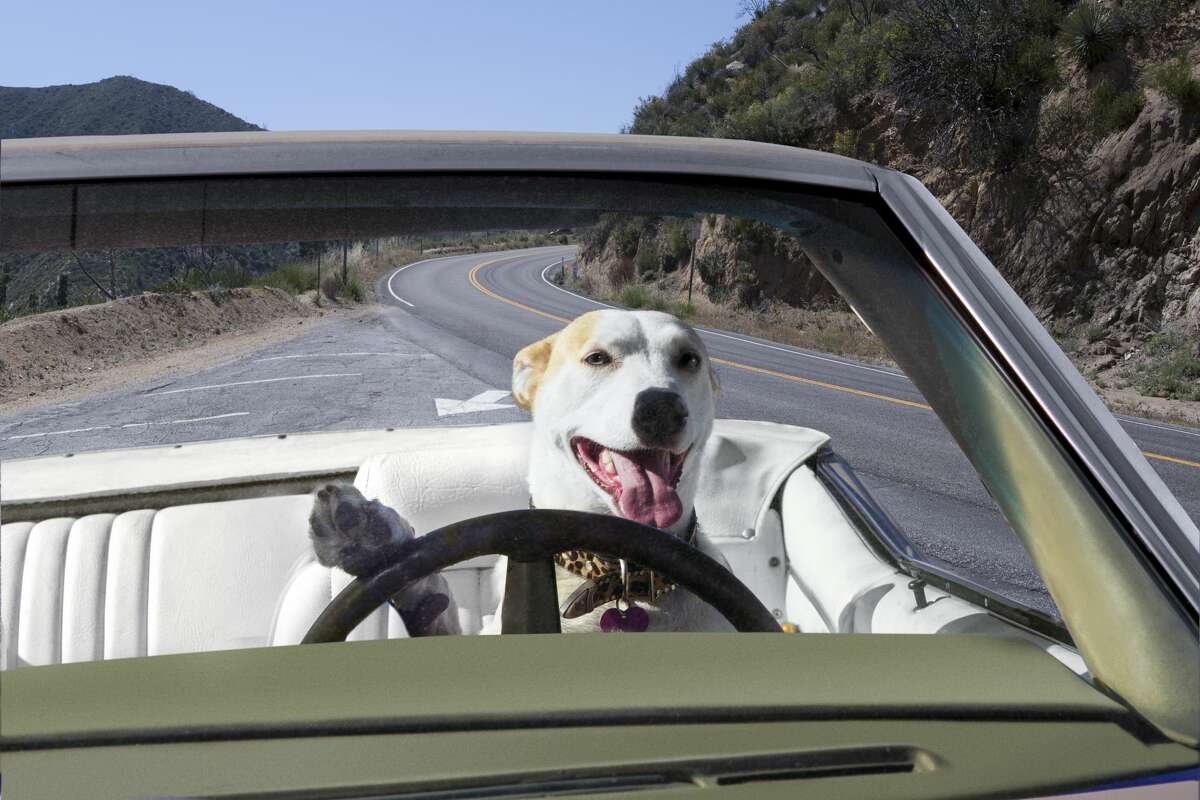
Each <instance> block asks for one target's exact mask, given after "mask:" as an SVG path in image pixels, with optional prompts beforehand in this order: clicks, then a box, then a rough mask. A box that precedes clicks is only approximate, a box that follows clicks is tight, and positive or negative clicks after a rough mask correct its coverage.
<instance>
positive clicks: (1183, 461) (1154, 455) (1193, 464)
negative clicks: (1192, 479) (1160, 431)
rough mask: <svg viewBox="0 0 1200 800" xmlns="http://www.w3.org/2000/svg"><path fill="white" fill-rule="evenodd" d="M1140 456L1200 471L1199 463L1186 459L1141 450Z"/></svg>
mask: <svg viewBox="0 0 1200 800" xmlns="http://www.w3.org/2000/svg"><path fill="white" fill-rule="evenodd" d="M1142 455H1144V456H1145V457H1146V458H1153V459H1155V460H1157V461H1170V462H1171V463H1172V464H1182V465H1183V466H1185V467H1195V468H1196V469H1200V461H1188V460H1187V459H1186V458H1176V457H1175V456H1164V455H1163V454H1162V453H1151V452H1150V451H1149V450H1143V451H1142Z"/></svg>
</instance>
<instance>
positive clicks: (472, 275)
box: [467, 258, 1200, 469]
mask: <svg viewBox="0 0 1200 800" xmlns="http://www.w3.org/2000/svg"><path fill="white" fill-rule="evenodd" d="M507 260H509V259H507V258H493V259H489V260H487V261H481V262H480V263H478V264H476V265H475V266H474V267H472V268H471V271H470V272H469V273H467V280H468V281H470V282H471V285H472V286H474V287H475V288H476V289H478V290H479V291H480V292H482V293H483V294H485V295H487V296H488V297H490V298H492V299H493V300H499V301H500V302H501V303H507V304H508V305H510V306H512V307H513V308H519V309H521V310H522V311H527V312H529V313H530V314H537V315H538V316H539V317H545V318H546V319H551V320H554V321H555V322H561V323H563V324H564V325H565V324H567V323H568V322H570V321H571V320H569V319H567V318H566V317H560V316H558V315H557V314H551V313H549V312H548V311H542V310H541V309H537V308H534V307H532V306H527V305H525V304H524V303H519V302H517V301H516V300H513V299H512V298H509V297H505V296H504V295H500V294H496V293H495V292H493V291H492V290H491V289H489V288H487V287H486V286H484V285H483V284H482V283H480V282H479V271H480V270H482V269H483V268H484V267H490V266H491V265H493V264H497V263H499V262H501V261H507ZM713 363H715V364H720V365H722V366H725V367H733V368H734V369H740V370H745V371H746V372H756V373H758V374H760V375H770V376H771V377H772V378H780V379H782V380H785V381H792V382H793V383H803V384H807V385H808V386H818V387H820V388H822V389H829V390H830V391H834V392H844V393H845V394H853V395H857V396H858V397H869V398H871V399H872V400H882V401H883V402H885V403H894V404H895V405H898V406H907V407H909V408H919V409H921V410H922V411H933V407H932V406H929V405H927V404H925V403H918V402H916V401H914V400H905V399H903V398H901V397H892V396H891V395H886V394H877V393H876V392H868V391H866V390H864V389H854V388H852V387H850V386H842V385H840V384H836V383H826V382H825V381H817V380H813V379H812V378H801V377H800V376H799V375H789V374H788V373H786V372H777V371H775V370H773V369H765V368H763V367H753V366H751V365H749V364H742V363H740V362H738V361H729V360H727V359H724V358H716V357H715V356H714V357H713ZM1142 455H1144V456H1146V458H1153V459H1156V460H1158V461H1168V462H1170V463H1172V464H1182V465H1183V466H1185V467H1193V468H1195V469H1200V462H1196V461H1188V460H1187V459H1186V458H1176V457H1175V456H1165V455H1163V454H1161V453H1151V452H1149V451H1146V450H1143V451H1142Z"/></svg>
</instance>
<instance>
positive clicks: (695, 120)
mask: <svg viewBox="0 0 1200 800" xmlns="http://www.w3.org/2000/svg"><path fill="white" fill-rule="evenodd" d="M1191 4H1192V3H1191V0H1124V1H1123V2H1120V3H1115V4H1114V3H1100V2H1098V0H1083V2H1078V3H1076V2H1072V1H1071V0H774V1H772V2H768V1H766V0H747V2H745V3H744V4H743V7H744V9H745V11H746V13H747V14H748V15H749V16H750V17H751V19H750V20H749V22H748V23H747V24H745V25H744V26H742V27H741V28H740V29H739V30H738V31H737V32H736V33H735V34H734V35H733V36H732V37H730V38H729V39H726V40H722V41H720V42H717V43H715V44H714V45H713V46H712V47H711V48H710V49H709V50H708V52H706V53H705V54H704V55H702V56H701V57H700V58H698V59H696V60H695V61H693V62H692V63H691V64H689V65H688V66H687V67H686V68H685V69H684V71H683V72H682V73H680V74H678V75H677V76H676V77H675V79H674V80H672V81H671V83H670V84H669V85H668V86H667V89H666V91H664V92H663V93H662V94H661V95H658V96H652V97H647V98H643V99H642V101H641V102H640V103H639V104H638V106H637V108H636V110H635V111H634V115H633V122H632V123H631V124H630V125H629V127H628V129H627V130H628V131H629V132H630V133H646V134H666V135H675V136H715V137H720V138H735V139H751V140H755V141H764V142H773V143H777V144H786V145H793V146H797V147H811V148H815V149H822V150H833V151H842V152H843V153H844V154H845V155H852V156H856V157H860V158H867V159H869V160H870V159H874V160H881V161H883V160H886V159H887V156H888V154H887V153H883V152H863V151H861V150H860V149H859V147H858V143H857V141H856V138H859V137H856V136H855V133H856V131H858V130H859V129H860V128H861V127H862V124H863V123H864V122H865V121H866V117H867V116H869V115H870V114H871V112H872V108H873V107H876V108H877V107H878V106H879V105H881V104H886V103H894V104H895V105H896V107H897V108H898V110H899V112H900V113H902V114H903V115H906V116H908V117H915V118H918V119H919V120H920V121H921V123H922V124H923V125H924V126H927V127H928V129H929V130H930V132H931V133H932V135H931V136H930V137H929V138H928V141H929V143H930V146H929V147H927V148H922V150H923V151H924V152H923V153H922V155H923V156H925V157H927V158H929V159H930V160H931V161H936V160H939V159H953V160H956V161H958V162H960V163H963V162H965V163H967V164H970V165H972V166H976V167H980V166H985V165H986V166H995V165H1001V166H1003V165H1004V164H1006V163H1009V162H1011V161H1012V160H1013V159H1015V158H1018V157H1019V156H1021V155H1022V154H1023V153H1025V152H1027V151H1028V149H1029V148H1030V147H1031V146H1032V145H1033V144H1034V143H1035V142H1036V140H1037V136H1038V126H1037V121H1038V112H1039V107H1040V104H1041V102H1042V100H1043V99H1044V98H1045V97H1046V96H1047V94H1049V93H1050V92H1051V91H1052V90H1054V89H1056V88H1061V87H1063V86H1064V85H1066V84H1067V83H1068V81H1069V79H1070V78H1071V76H1072V75H1073V74H1074V73H1075V72H1077V71H1078V70H1079V69H1085V70H1092V69H1096V68H1101V67H1106V66H1109V67H1112V68H1113V69H1111V72H1112V73H1113V75H1112V76H1107V75H1104V76H1096V78H1095V79H1094V80H1092V81H1091V84H1092V87H1091V91H1095V92H1100V93H1101V94H1100V96H1099V97H1097V98H1086V99H1087V100H1089V101H1093V100H1094V103H1093V104H1095V105H1100V106H1103V105H1106V104H1107V100H1108V99H1110V98H1111V96H1112V93H1113V92H1115V91H1130V90H1135V89H1138V88H1139V82H1140V81H1141V80H1143V79H1144V78H1152V76H1153V75H1159V74H1161V69H1162V68H1161V67H1158V68H1156V69H1158V70H1159V71H1158V72H1156V71H1155V70H1154V69H1152V70H1150V71H1149V73H1148V74H1147V75H1142V74H1141V70H1140V69H1139V68H1138V66H1139V65H1138V64H1136V63H1131V62H1130V59H1129V55H1130V52H1131V51H1132V50H1136V48H1137V46H1138V44H1139V43H1141V42H1143V41H1144V39H1145V37H1146V36H1147V35H1148V34H1149V33H1150V32H1151V31H1153V30H1154V29H1155V28H1156V27H1157V26H1159V25H1161V24H1162V23H1163V22H1164V21H1165V20H1167V19H1169V18H1170V17H1171V16H1172V15H1174V14H1178V13H1179V12H1180V11H1181V10H1182V9H1184V8H1186V7H1187V6H1189V5H1191ZM1174 55H1176V56H1177V57H1178V58H1182V57H1184V54H1174ZM1158 80H1160V81H1162V80H1165V81H1166V82H1167V83H1168V84H1169V85H1172V87H1173V88H1172V90H1171V92H1170V93H1171V94H1172V96H1173V97H1176V98H1180V101H1181V102H1191V101H1190V99H1189V98H1191V96H1192V95H1191V93H1192V92H1193V91H1195V89H1193V88H1189V87H1196V86H1197V82H1196V81H1195V80H1194V79H1191V78H1190V76H1189V75H1187V72H1186V69H1185V70H1183V71H1182V72H1181V71H1180V69H1179V68H1178V67H1176V69H1175V71H1174V72H1170V73H1167V74H1165V75H1164V76H1163V77H1160V78H1158ZM1086 91H1087V90H1086V89H1085V93H1086ZM1100 127H1101V128H1103V127H1105V126H1100Z"/></svg>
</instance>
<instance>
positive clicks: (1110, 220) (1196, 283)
mask: <svg viewBox="0 0 1200 800" xmlns="http://www.w3.org/2000/svg"><path fill="white" fill-rule="evenodd" d="M1147 94H1148V95H1149V96H1148V98H1147V102H1146V104H1145V106H1144V107H1143V109H1142V111H1141V114H1140V115H1139V116H1138V117H1137V119H1136V120H1135V121H1134V123H1133V124H1132V125H1131V126H1130V127H1129V128H1128V129H1127V130H1125V131H1123V132H1121V133H1118V134H1114V135H1112V136H1110V137H1108V138H1107V139H1104V140H1103V141H1101V142H1100V143H1099V144H1098V145H1097V146H1096V147H1095V148H1094V149H1093V150H1092V151H1091V152H1090V153H1086V154H1083V155H1082V156H1081V157H1078V158H1069V157H1064V158H1062V159H1059V160H1057V162H1055V161H1051V162H1050V163H1048V164H1047V163H1044V162H1043V163H1026V164H1019V165H1017V167H1016V168H1014V169H1013V170H1011V171H1010V172H1008V173H1005V174H994V173H993V174H984V175H977V176H962V175H950V174H946V173H941V172H938V171H931V172H930V173H927V174H926V175H923V176H920V177H922V178H923V179H924V180H925V181H926V182H927V184H928V185H929V186H930V187H931V189H932V190H933V191H934V193H935V194H937V195H938V199H939V200H941V201H942V203H943V204H944V205H945V206H946V207H947V208H948V209H949V210H950V212H951V214H952V215H953V216H954V217H955V219H956V220H957V221H958V222H959V224H960V225H962V226H963V228H964V229H965V230H966V231H967V233H968V234H970V236H971V238H972V239H973V240H974V241H975V242H976V243H977V244H978V245H979V246H980V248H981V249H982V250H983V251H984V252H985V253H986V254H987V255H988V256H989V258H991V259H992V261H993V263H995V264H996V266H997V268H998V269H999V270H1000V271H1001V273H1002V274H1003V275H1004V276H1005V278H1006V279H1008V281H1009V282H1010V283H1011V284H1012V285H1013V287H1014V288H1015V289H1016V290H1017V292H1018V293H1019V294H1020V295H1021V297H1022V298H1023V299H1024V300H1025V302H1026V303H1028V304H1029V306H1030V307H1031V308H1032V309H1033V310H1034V312H1035V313H1036V314H1037V315H1038V316H1039V317H1040V318H1041V319H1042V320H1043V322H1047V323H1049V322H1050V321H1052V320H1068V321H1077V322H1086V323H1090V324H1092V325H1098V326H1102V327H1104V328H1106V329H1109V330H1113V331H1128V332H1130V333H1132V334H1133V335H1134V336H1142V335H1145V334H1147V333H1149V332H1151V331H1154V330H1158V329H1160V328H1162V327H1169V328H1180V329H1183V330H1186V331H1188V332H1189V333H1192V334H1196V335H1200V314H1198V311H1200V138H1198V133H1200V120H1198V119H1197V117H1196V115H1194V114H1193V115H1190V117H1189V116H1185V115H1184V114H1182V113H1181V112H1180V110H1179V109H1178V108H1177V107H1175V106H1174V105H1172V104H1171V103H1169V102H1168V101H1167V100H1166V99H1165V98H1163V97H1161V96H1159V95H1157V94H1156V93H1154V92H1152V91H1149V90H1148V91H1147Z"/></svg>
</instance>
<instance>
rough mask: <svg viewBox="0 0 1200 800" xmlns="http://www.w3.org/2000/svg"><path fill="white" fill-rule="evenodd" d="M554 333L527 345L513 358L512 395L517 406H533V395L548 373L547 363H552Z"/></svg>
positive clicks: (525, 407) (525, 408) (528, 407)
mask: <svg viewBox="0 0 1200 800" xmlns="http://www.w3.org/2000/svg"><path fill="white" fill-rule="evenodd" d="M557 336H558V334H557V333H554V334H551V335H550V336H547V337H546V338H545V339H542V340H541V341H538V342H534V343H533V344H531V345H529V346H527V347H525V348H524V349H523V350H521V352H519V353H517V357H516V358H514V359H513V374H512V396H513V400H516V401H517V406H518V407H520V408H521V409H523V410H525V411H529V410H531V409H532V408H533V397H534V395H536V394H537V390H538V384H540V383H541V382H542V376H543V375H545V374H546V365H548V364H549V363H550V353H551V351H552V350H554V339H555V337H557Z"/></svg>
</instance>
